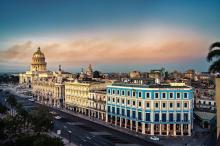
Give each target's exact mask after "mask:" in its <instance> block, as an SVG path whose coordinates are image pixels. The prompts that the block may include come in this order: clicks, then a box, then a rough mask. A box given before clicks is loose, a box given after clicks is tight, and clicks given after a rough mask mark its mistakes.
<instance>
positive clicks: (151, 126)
mask: <svg viewBox="0 0 220 146" xmlns="http://www.w3.org/2000/svg"><path fill="white" fill-rule="evenodd" d="M150 134H151V135H154V124H150Z"/></svg>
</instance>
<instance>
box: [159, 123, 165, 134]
mask: <svg viewBox="0 0 220 146" xmlns="http://www.w3.org/2000/svg"><path fill="white" fill-rule="evenodd" d="M163 126H164V125H163ZM159 129H160V135H162V124H160V127H159Z"/></svg>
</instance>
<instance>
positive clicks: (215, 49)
mask: <svg viewBox="0 0 220 146" xmlns="http://www.w3.org/2000/svg"><path fill="white" fill-rule="evenodd" d="M219 57H220V42H215V43H213V44H212V45H211V46H210V48H209V53H208V55H207V61H208V62H211V61H212V60H213V58H217V60H216V61H214V62H213V63H212V64H211V65H210V67H209V72H212V73H215V72H220V58H219Z"/></svg>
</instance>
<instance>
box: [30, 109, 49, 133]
mask: <svg viewBox="0 0 220 146" xmlns="http://www.w3.org/2000/svg"><path fill="white" fill-rule="evenodd" d="M31 118H32V123H31V124H32V126H33V130H34V131H35V132H37V133H41V132H48V131H49V130H50V129H52V128H53V116H52V114H50V112H49V108H47V107H44V106H40V107H38V109H37V110H36V111H33V112H32V113H31Z"/></svg>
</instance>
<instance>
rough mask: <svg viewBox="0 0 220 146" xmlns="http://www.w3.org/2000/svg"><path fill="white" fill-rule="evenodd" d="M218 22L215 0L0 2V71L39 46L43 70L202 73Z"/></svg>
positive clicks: (21, 62) (22, 67) (20, 65)
mask: <svg viewBox="0 0 220 146" xmlns="http://www.w3.org/2000/svg"><path fill="white" fill-rule="evenodd" d="M219 26H220V0H19V1H18V0H0V72H7V71H19V72H20V71H26V70H28V69H29V65H30V63H31V58H32V54H33V53H34V52H35V51H36V50H37V48H38V47H39V46H40V47H41V50H42V52H44V54H45V56H46V62H47V67H48V69H49V70H57V69H58V65H59V64H61V65H62V68H63V69H64V70H66V71H71V72H79V71H80V70H81V68H82V67H83V68H85V67H87V66H88V64H92V66H93V68H94V70H99V71H102V72H129V71H132V70H139V71H149V70H150V69H158V68H161V67H165V68H166V69H167V70H168V71H173V70H180V71H182V72H184V71H186V70H188V69H195V70H197V71H207V69H208V66H209V64H208V63H207V61H206V55H207V53H208V48H209V46H210V45H211V43H213V42H216V41H219V40H220V29H219V28H220V27H219Z"/></svg>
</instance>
